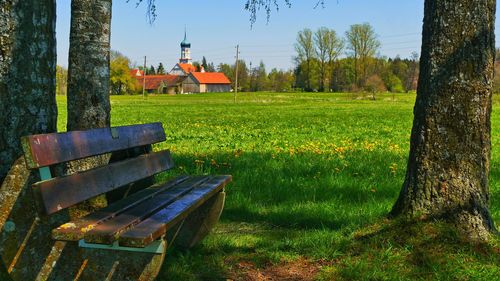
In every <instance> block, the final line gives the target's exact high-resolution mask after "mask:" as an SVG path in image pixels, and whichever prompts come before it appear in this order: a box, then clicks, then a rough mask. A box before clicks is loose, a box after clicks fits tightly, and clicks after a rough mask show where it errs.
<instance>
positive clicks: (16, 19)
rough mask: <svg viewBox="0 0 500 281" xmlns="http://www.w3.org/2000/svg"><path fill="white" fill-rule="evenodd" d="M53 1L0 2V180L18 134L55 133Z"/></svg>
mask: <svg viewBox="0 0 500 281" xmlns="http://www.w3.org/2000/svg"><path fill="white" fill-rule="evenodd" d="M55 2H56V1H55V0H36V1H35V0H22V1H21V0H10V1H7V0H0V7H1V8H0V126H1V131H2V133H1V135H0V182H2V181H3V179H4V178H5V175H6V174H7V172H8V170H9V168H10V166H11V165H12V163H13V162H14V161H15V160H16V159H17V158H18V157H19V156H21V154H22V152H21V144H20V137H21V136H24V135H30V134H36V133H46V132H54V131H56V129H57V127H56V126H57V106H56V101H55V90H56V38H55V26H56V22H55V20H56V14H55V13H56V3H55Z"/></svg>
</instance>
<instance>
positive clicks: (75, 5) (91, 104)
mask: <svg viewBox="0 0 500 281" xmlns="http://www.w3.org/2000/svg"><path fill="white" fill-rule="evenodd" d="M110 34H111V0H72V1H71V30H70V46H69V65H68V124H67V129H68V131H73V130H86V129H92V128H102V127H109V126H110V110H111V107H110V101H109V95H110V78H109V75H110V70H109V69H110ZM110 156H111V155H101V156H96V157H93V158H87V159H84V160H77V161H72V162H70V163H68V165H67V167H66V171H65V173H73V172H76V171H82V170H87V169H90V168H94V167H97V166H101V165H105V164H107V163H108V161H109V159H110ZM106 205H107V200H106V196H105V195H101V196H98V197H95V198H92V199H90V200H89V201H88V202H86V203H84V204H79V205H78V206H75V207H73V208H70V216H71V217H72V218H78V217H82V216H84V215H86V214H87V213H89V212H92V211H94V210H96V209H100V208H102V207H104V206H106Z"/></svg>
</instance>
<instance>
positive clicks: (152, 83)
mask: <svg viewBox="0 0 500 281" xmlns="http://www.w3.org/2000/svg"><path fill="white" fill-rule="evenodd" d="M136 78H137V82H138V83H139V85H141V86H142V83H143V79H146V81H145V84H146V85H145V86H146V87H145V89H146V90H156V89H158V88H159V87H160V85H161V83H162V82H163V83H165V84H167V86H171V85H175V84H177V83H178V82H179V80H180V79H181V78H180V77H179V76H178V75H146V76H144V77H136Z"/></svg>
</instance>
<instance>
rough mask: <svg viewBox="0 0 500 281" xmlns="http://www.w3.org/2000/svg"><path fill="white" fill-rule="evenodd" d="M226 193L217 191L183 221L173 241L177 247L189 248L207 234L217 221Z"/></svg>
mask: <svg viewBox="0 0 500 281" xmlns="http://www.w3.org/2000/svg"><path fill="white" fill-rule="evenodd" d="M225 199H226V193H225V192H224V191H222V192H219V193H217V194H216V195H214V196H213V197H212V198H210V199H209V200H208V201H207V202H205V203H204V204H203V205H202V206H201V207H200V208H198V209H197V210H195V211H194V212H192V213H191V214H190V215H189V216H188V217H187V218H186V219H185V221H184V223H183V225H182V226H181V229H180V230H179V233H178V234H177V235H176V238H175V240H174V241H172V242H173V244H174V245H176V246H177V247H179V248H182V249H190V248H192V247H194V246H195V245H196V244H198V242H200V241H201V240H202V239H203V238H205V236H207V235H208V233H209V232H210V230H212V228H213V227H214V226H215V224H216V223H217V222H218V221H219V218H220V215H221V213H222V209H223V208H224V201H225Z"/></svg>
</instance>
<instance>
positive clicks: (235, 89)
mask: <svg viewBox="0 0 500 281" xmlns="http://www.w3.org/2000/svg"><path fill="white" fill-rule="evenodd" d="M239 63H240V45H239V44H238V45H236V64H235V65H236V70H235V79H234V103H236V94H237V93H238V69H239V67H238V66H239Z"/></svg>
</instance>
